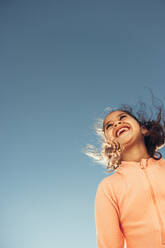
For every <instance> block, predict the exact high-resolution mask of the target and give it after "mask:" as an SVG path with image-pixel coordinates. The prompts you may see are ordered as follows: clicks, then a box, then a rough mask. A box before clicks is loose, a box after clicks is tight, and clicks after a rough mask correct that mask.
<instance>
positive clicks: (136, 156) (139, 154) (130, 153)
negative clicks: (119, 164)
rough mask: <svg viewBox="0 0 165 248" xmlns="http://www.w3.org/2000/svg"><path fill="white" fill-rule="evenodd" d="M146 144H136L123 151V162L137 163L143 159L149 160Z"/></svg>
mask: <svg viewBox="0 0 165 248" xmlns="http://www.w3.org/2000/svg"><path fill="white" fill-rule="evenodd" d="M149 157H150V156H149V154H148V153H147V149H146V146H145V144H144V143H143V144H136V145H135V146H133V147H130V148H127V150H125V151H123V154H122V156H121V161H135V162H139V161H140V160H141V159H142V158H146V159H147V158H149Z"/></svg>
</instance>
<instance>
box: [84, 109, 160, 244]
mask: <svg viewBox="0 0 165 248" xmlns="http://www.w3.org/2000/svg"><path fill="white" fill-rule="evenodd" d="M157 110H158V113H157V115H156V117H155V118H154V119H153V118H147V117H146V113H145V112H144V110H143V111H142V110H139V111H138V112H137V115H135V114H133V110H132V108H131V107H129V106H128V105H127V106H126V105H122V107H121V108H119V109H118V110H115V111H111V112H109V113H108V114H107V116H106V117H105V119H104V121H103V129H102V131H103V134H104V143H103V150H102V153H101V155H99V156H100V157H99V156H98V154H96V153H95V152H94V151H93V154H92V152H91V151H88V152H87V154H88V155H90V156H92V157H94V153H95V157H96V158H97V159H98V158H99V159H100V160H101V159H102V160H103V159H104V161H106V165H107V166H106V168H107V170H108V172H109V171H114V172H115V173H114V174H112V175H110V176H108V177H106V178H104V179H103V180H102V181H101V182H100V183H99V185H98V188H97V192H96V198H95V221H96V232H97V245H98V248H124V247H127V248H165V160H164V159H163V158H162V155H161V154H160V152H158V149H160V148H161V147H163V145H164V142H165V121H164V112H163V107H162V106H161V107H159V108H157ZM124 244H125V246H124Z"/></svg>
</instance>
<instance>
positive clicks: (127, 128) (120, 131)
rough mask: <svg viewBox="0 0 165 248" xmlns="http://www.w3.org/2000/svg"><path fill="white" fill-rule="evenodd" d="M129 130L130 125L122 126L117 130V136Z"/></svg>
mask: <svg viewBox="0 0 165 248" xmlns="http://www.w3.org/2000/svg"><path fill="white" fill-rule="evenodd" d="M129 130H130V128H129V127H122V128H120V129H119V130H118V131H117V133H116V137H119V136H120V135H122V134H123V133H125V132H127V131H129Z"/></svg>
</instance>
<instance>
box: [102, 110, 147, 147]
mask: <svg viewBox="0 0 165 248" xmlns="http://www.w3.org/2000/svg"><path fill="white" fill-rule="evenodd" d="M103 129H104V135H105V139H106V141H107V142H111V141H118V142H119V143H120V145H121V146H123V147H125V146H128V145H133V144H135V143H139V141H141V142H144V138H143V135H144V134H145V133H146V132H147V129H146V128H144V127H140V125H139V123H138V122H137V121H136V120H135V118H133V117H132V116H130V115H129V114H127V113H125V112H123V111H120V110H117V111H114V112H111V113H110V114H108V115H107V116H106V118H105V120H104V123H103Z"/></svg>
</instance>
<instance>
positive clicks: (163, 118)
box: [85, 94, 165, 173]
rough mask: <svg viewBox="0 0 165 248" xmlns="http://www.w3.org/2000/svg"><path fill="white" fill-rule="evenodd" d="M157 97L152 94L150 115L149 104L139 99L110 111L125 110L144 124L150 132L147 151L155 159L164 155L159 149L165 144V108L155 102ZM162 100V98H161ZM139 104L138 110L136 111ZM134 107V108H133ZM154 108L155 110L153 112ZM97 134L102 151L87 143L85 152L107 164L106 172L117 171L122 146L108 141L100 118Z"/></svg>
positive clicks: (148, 133)
mask: <svg viewBox="0 0 165 248" xmlns="http://www.w3.org/2000/svg"><path fill="white" fill-rule="evenodd" d="M155 100H156V98H155V97H154V96H153V94H152V104H153V106H154V109H151V108H150V112H151V114H150V117H149V115H148V113H147V105H146V103H144V102H141V101H139V102H138V105H136V106H134V107H131V106H130V105H128V104H122V105H121V106H120V107H119V108H118V109H116V110H113V111H110V112H109V113H108V114H110V113H112V112H114V111H123V112H125V113H127V114H128V115H130V116H132V117H133V118H134V119H135V120H136V121H137V122H138V123H139V125H140V126H144V127H145V128H146V129H147V130H148V132H147V134H146V135H145V136H144V143H145V146H146V148H147V152H148V154H149V155H150V157H152V158H153V159H156V160H159V159H161V158H162V155H161V153H160V152H158V150H159V149H160V148H162V147H163V146H164V145H165V110H164V106H163V104H162V103H161V104H160V102H159V104H155V103H154V101H155ZM159 101H160V100H159ZM137 106H139V109H138V110H137V111H134V110H135V109H136V107H137ZM133 109H134V110H133ZM153 110H155V111H154V112H153ZM95 130H96V134H97V135H98V136H99V138H100V141H101V146H102V148H101V151H100V152H98V150H97V148H96V147H94V146H93V145H87V146H86V148H85V154H86V155H88V156H90V157H92V158H93V159H95V161H96V162H98V163H101V164H103V165H106V169H107V171H106V173H109V172H112V171H115V170H116V169H117V168H118V167H119V165H120V163H121V153H122V148H121V146H120V144H119V143H118V142H113V143H107V142H106V141H105V137H104V131H105V130H104V125H103V120H101V119H99V120H98V121H97V123H96V124H95Z"/></svg>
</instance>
